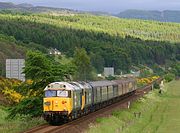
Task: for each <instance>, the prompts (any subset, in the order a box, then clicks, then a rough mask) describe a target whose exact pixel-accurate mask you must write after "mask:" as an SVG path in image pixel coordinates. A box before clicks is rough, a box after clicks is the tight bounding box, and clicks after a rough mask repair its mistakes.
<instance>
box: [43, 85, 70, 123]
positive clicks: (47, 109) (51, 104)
mask: <svg viewBox="0 0 180 133" xmlns="http://www.w3.org/2000/svg"><path fill="white" fill-rule="evenodd" d="M43 103H44V104H43V108H44V119H45V120H46V121H48V122H49V123H57V122H60V121H62V120H65V119H68V116H69V114H70V113H71V112H72V107H73V106H72V104H73V99H72V92H71V89H69V87H68V85H67V84H66V83H62V82H55V83H51V84H49V85H48V86H47V87H46V88H45V97H44V99H43Z"/></svg>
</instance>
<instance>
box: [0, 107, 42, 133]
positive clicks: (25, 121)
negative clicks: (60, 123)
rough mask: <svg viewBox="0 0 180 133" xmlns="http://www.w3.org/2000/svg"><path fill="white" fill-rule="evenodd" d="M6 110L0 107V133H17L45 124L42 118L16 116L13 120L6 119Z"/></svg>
mask: <svg viewBox="0 0 180 133" xmlns="http://www.w3.org/2000/svg"><path fill="white" fill-rule="evenodd" d="M7 116H8V110H7V108H5V107H3V106H0V133H17V132H22V131H25V130H27V129H29V128H31V127H34V126H37V125H39V124H43V123H45V121H44V120H43V119H42V118H31V117H30V116H21V117H20V116H17V117H16V118H15V119H13V120H11V119H7Z"/></svg>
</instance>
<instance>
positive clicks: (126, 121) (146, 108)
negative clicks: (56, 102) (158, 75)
mask: <svg viewBox="0 0 180 133" xmlns="http://www.w3.org/2000/svg"><path fill="white" fill-rule="evenodd" d="M164 90H165V91H164V93H163V94H162V95H159V94H158V91H157V90H155V91H153V92H150V93H149V94H148V95H146V96H144V97H143V98H141V99H139V100H138V101H137V102H135V103H133V104H132V106H131V107H130V109H125V110H117V111H114V112H113V113H112V116H111V117H109V118H97V120H96V121H97V123H96V124H91V125H90V129H89V130H88V131H87V132H89V133H112V132H113V133H118V132H122V133H173V132H174V133H176V132H178V131H179V132H180V113H179V112H180V106H179V103H180V81H173V82H171V83H168V84H166V86H165V88H164Z"/></svg>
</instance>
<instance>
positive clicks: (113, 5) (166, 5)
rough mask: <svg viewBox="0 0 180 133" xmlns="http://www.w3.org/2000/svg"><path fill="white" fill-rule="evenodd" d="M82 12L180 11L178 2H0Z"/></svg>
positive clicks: (39, 0) (179, 0) (116, 0)
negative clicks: (129, 10)
mask: <svg viewBox="0 0 180 133" xmlns="http://www.w3.org/2000/svg"><path fill="white" fill-rule="evenodd" d="M0 2H13V3H15V4H19V3H29V4H33V5H35V6H50V7H59V8H69V9H75V10H84V11H102V12H109V13H118V12H121V11H124V10H127V9H140V10H160V11H161V10H180V0H0Z"/></svg>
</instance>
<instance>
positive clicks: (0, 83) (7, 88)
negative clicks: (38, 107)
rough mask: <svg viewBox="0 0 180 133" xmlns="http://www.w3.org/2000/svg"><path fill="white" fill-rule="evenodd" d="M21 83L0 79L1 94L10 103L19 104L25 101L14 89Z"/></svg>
mask: <svg viewBox="0 0 180 133" xmlns="http://www.w3.org/2000/svg"><path fill="white" fill-rule="evenodd" d="M21 83H22V82H21V81H19V80H16V79H7V78H2V77H0V92H1V93H2V94H3V95H4V96H5V98H6V99H7V100H9V102H10V103H18V102H20V101H21V100H22V99H23V96H22V95H21V94H20V93H18V92H16V91H15V90H14V89H13V88H14V87H17V86H19V85H20V84H21Z"/></svg>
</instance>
